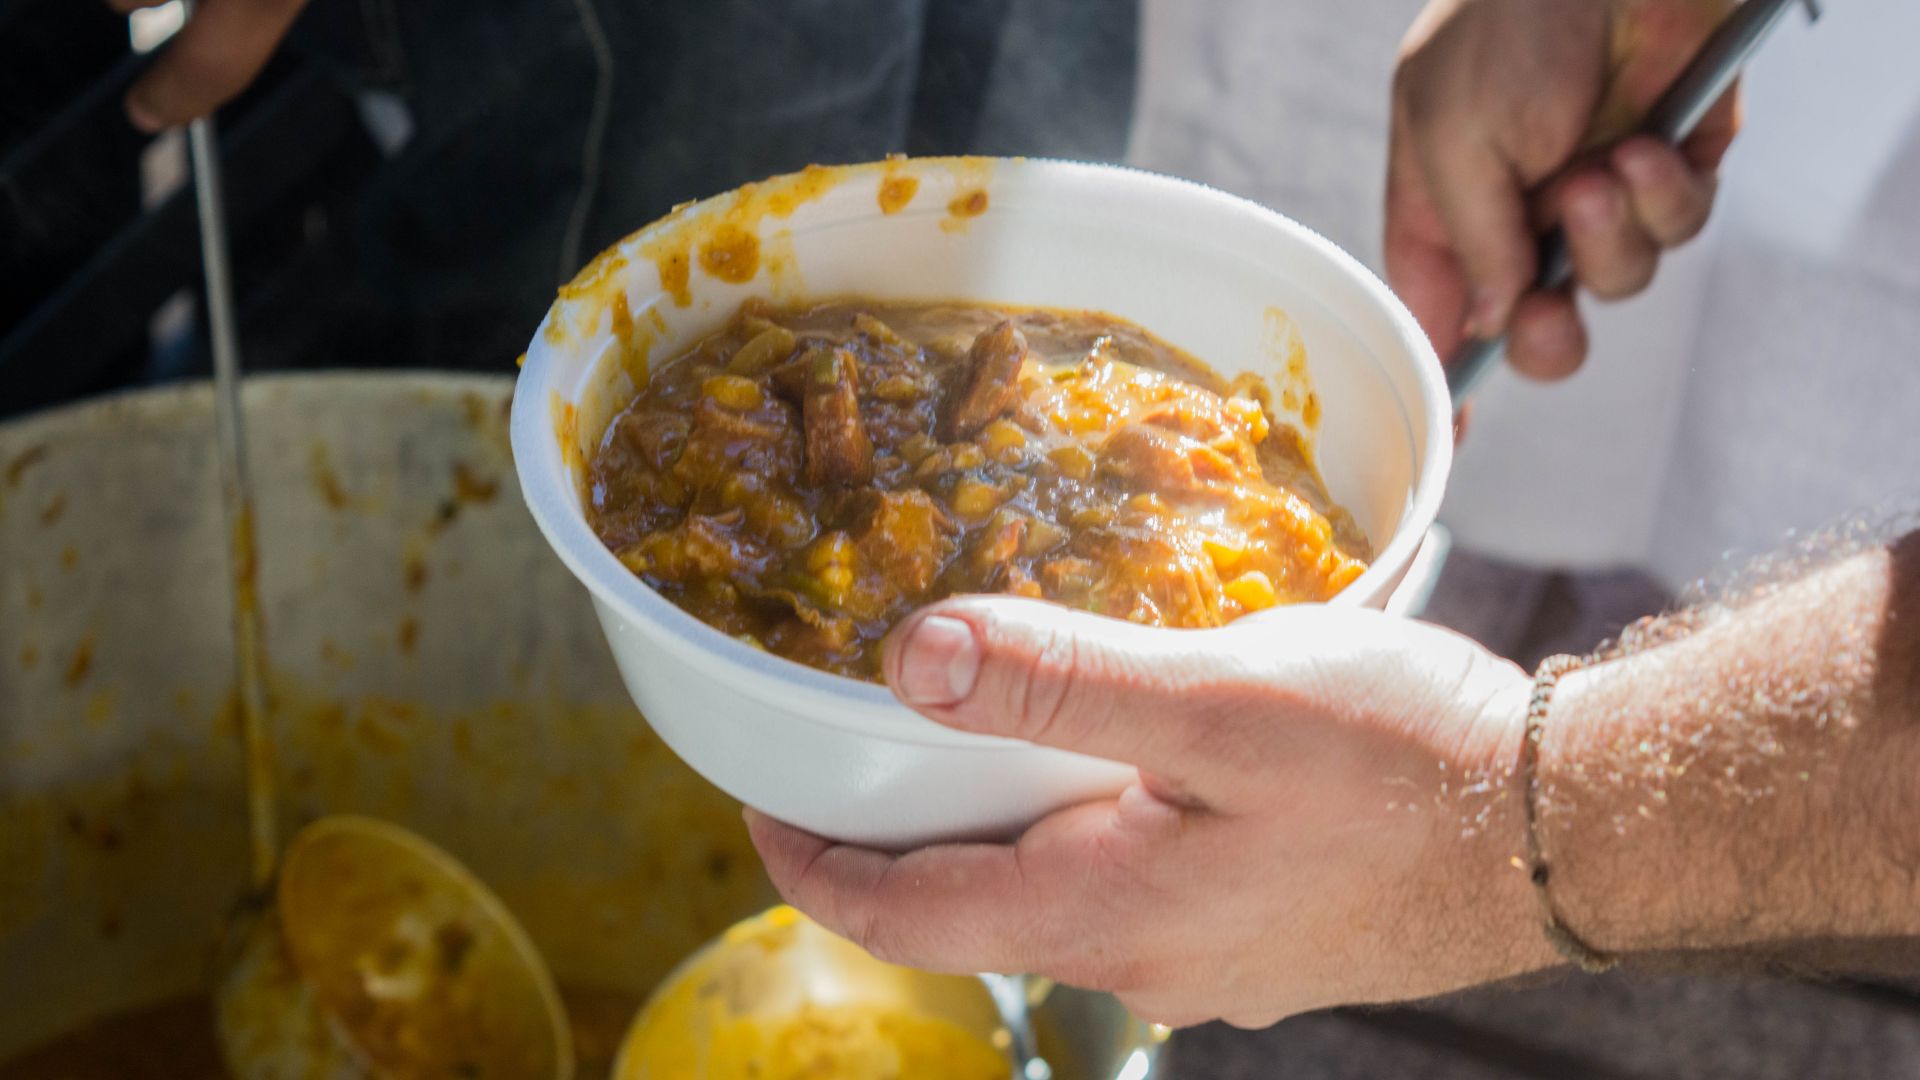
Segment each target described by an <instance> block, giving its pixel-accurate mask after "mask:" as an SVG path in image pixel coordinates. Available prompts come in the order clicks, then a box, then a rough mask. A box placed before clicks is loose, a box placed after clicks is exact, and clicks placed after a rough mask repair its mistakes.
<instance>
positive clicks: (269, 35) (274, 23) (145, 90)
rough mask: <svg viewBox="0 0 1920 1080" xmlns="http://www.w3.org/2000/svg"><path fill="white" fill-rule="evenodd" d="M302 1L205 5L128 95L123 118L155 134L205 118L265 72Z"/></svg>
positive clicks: (225, 0)
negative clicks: (262, 70)
mask: <svg viewBox="0 0 1920 1080" xmlns="http://www.w3.org/2000/svg"><path fill="white" fill-rule="evenodd" d="M304 2H305V0H206V3H205V4H203V5H202V6H200V7H198V8H196V9H195V10H194V13H193V17H192V18H191V19H188V20H187V24H186V25H185V26H183V27H181V28H180V32H179V33H178V34H175V35H174V38H173V40H172V41H171V42H170V43H168V45H167V47H166V49H165V50H163V51H162V52H161V53H160V56H159V57H158V58H157V59H156V60H154V62H153V66H152V67H150V68H148V69H147V72H146V74H145V75H142V76H141V77H140V81H138V82H136V83H134V85H133V88H132V89H131V90H129V91H127V99H126V109H127V116H128V118H129V119H130V120H132V121H133V123H134V126H136V127H138V128H140V129H141V130H142V131H148V132H157V131H164V130H165V129H167V128H170V127H175V126H177V125H180V124H184V123H186V122H187V121H189V120H193V119H195V118H197V117H201V116H205V115H206V114H208V113H210V112H212V111H213V110H214V109H216V108H218V107H219V106H220V105H222V104H224V103H226V102H227V101H229V100H231V99H232V98H233V97H234V95H236V94H238V93H239V92H240V91H241V90H243V89H245V88H246V86H247V84H248V83H250V82H252V81H253V79H254V76H256V75H258V74H260V69H261V68H262V67H265V66H266V63H267V60H268V58H269V57H271V56H272V55H273V50H274V48H275V47H276V46H278V45H279V43H280V39H281V38H282V37H284V36H286V32H287V28H288V27H290V26H292V25H293V20H294V18H295V17H296V16H297V15H299V14H300V9H301V7H302V6H303V5H304Z"/></svg>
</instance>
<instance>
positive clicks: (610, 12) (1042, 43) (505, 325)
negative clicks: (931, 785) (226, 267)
mask: <svg viewBox="0 0 1920 1080" xmlns="http://www.w3.org/2000/svg"><path fill="white" fill-rule="evenodd" d="M111 2H112V6H113V7H114V8H115V9H116V10H119V11H126V12H131V11H134V10H136V9H139V8H149V7H157V6H159V5H160V4H161V3H162V2H163V0H111ZM1136 35H1137V13H1136V11H1135V5H1134V2H1133V0H793V2H783V3H779V4H767V3H760V2H756V0H714V2H706V0H699V2H695V0H674V2H668V3H635V2H630V0H510V2H507V3H489V4H478V5H476V4H468V3H454V2H437V0H421V2H406V3H401V2H396V0H370V2H368V3H360V4H345V3H317V4H312V5H308V4H306V3H305V2H304V0H201V3H200V4H199V5H198V6H197V7H196V8H195V9H194V11H193V14H192V15H191V17H190V18H188V19H187V20H186V22H185V23H184V25H183V26H182V27H181V29H180V30H179V31H178V33H177V34H176V36H175V37H174V38H173V39H172V40H170V41H169V42H167V44H166V45H165V46H164V47H163V48H162V49H161V50H160V51H159V53H158V54H157V55H156V57H155V58H154V60H153V63H152V65H151V67H150V68H149V69H148V70H147V71H146V72H145V73H144V74H143V75H142V76H141V77H140V78H139V79H138V81H137V82H135V84H134V85H133V86H132V88H131V89H130V90H129V92H128V93H127V95H126V98H125V103H124V104H125V109H126V113H127V116H128V118H129V119H130V120H131V122H132V123H133V124H135V125H136V126H137V127H139V128H141V129H142V130H145V131H148V132H160V131H163V130H166V129H169V128H175V127H178V126H180V125H183V124H185V123H186V122H187V121H189V120H191V119H193V118H194V117H197V116H201V115H205V114H207V113H209V112H211V111H213V110H215V109H216V108H217V107H218V106H220V105H221V104H222V103H224V102H226V101H229V100H231V99H232V98H234V97H235V96H236V95H238V94H240V93H241V92H242V91H243V90H244V89H245V88H246V87H247V85H248V83H249V81H250V80H252V79H253V78H255V77H256V76H257V75H258V73H259V72H260V71H261V69H262V67H263V65H265V64H266V63H267V61H268V60H269V58H270V57H271V56H272V55H273V54H274V52H275V50H276V49H279V48H281V47H282V44H283V39H284V45H285V47H286V48H287V49H289V50H292V51H295V52H297V53H298V54H299V55H300V56H301V57H303V58H304V59H306V60H308V61H310V62H312V63H315V64H319V65H321V66H323V67H324V68H325V69H326V70H327V71H329V72H330V73H331V74H332V76H333V77H334V78H335V79H336V80H337V81H338V82H340V83H341V84H342V85H343V86H345V87H347V88H349V89H350V90H351V91H352V92H353V93H354V94H356V95H357V97H358V99H359V101H360V103H361V105H362V112H363V115H364V116H365V117H366V120H367V124H368V126H369V128H370V129H371V130H372V131H373V133H374V137H375V140H376V142H378V143H379V144H380V145H381V148H382V150H383V151H384V152H385V155H386V160H385V161H384V162H383V163H382V164H381V165H380V166H379V167H378V168H377V169H376V170H375V171H374V173H373V174H372V176H371V178H370V179H369V181H368V182H367V184H366V186H365V188H364V190H363V191H362V192H360V193H359V194H358V196H357V197H356V199H355V200H354V204H353V206H352V207H351V209H350V212H349V216H348V219H347V220H345V221H339V222H335V223H333V224H332V225H331V226H330V227H329V229H328V241H327V243H328V244H329V247H330V249H331V251H330V255H331V258H332V260H333V264H334V272H333V273H332V275H331V276H330V278H329V280H328V281H327V288H326V289H325V290H324V291H322V292H319V293H316V294H313V295H308V296H306V297H304V298H303V304H305V305H310V306H317V307H321V308H325V309H330V310H331V312H332V316H331V317H328V318H323V319H314V320H313V321H312V327H313V330H314V331H315V332H317V333H319V334H321V335H325V337H324V338H323V340H319V341H307V342H305V343H303V345H302V347H303V348H305V349H307V350H309V351H311V352H312V353H314V354H316V355H317V356H318V357H319V358H320V359H321V362H322V363H330V364H333V365H353V364H358V363H364V362H366V358H367V357H368V356H369V355H397V356H400V357H404V358H405V359H406V362H407V364H408V365H409V366H418V367H443V368H445V367H451V368H481V369H490V370H501V369H505V368H508V367H509V366H510V365H511V363H512V360H513V357H514V356H516V355H517V354H519V353H520V352H521V351H522V350H523V349H524V348H525V347H526V341H527V338H528V336H529V333H530V328H531V327H533V326H535V325H537V324H538V323H539V321H540V318H541V316H542V315H543V314H544V313H545V311H546V308H547V305H549V304H550V303H551V302H552V300H553V294H554V291H555V289H556V288H557V287H558V286H559V285H560V284H561V283H563V282H564V281H566V280H568V279H569V278H571V277H572V275H573V273H574V272H575V271H576V270H578V269H579V267H580V266H581V265H583V264H584V263H585V262H586V261H587V260H589V259H591V258H592V257H593V255H595V254H596V253H598V252H599V251H600V250H601V249H603V248H604V247H606V246H608V245H610V244H611V243H613V242H614V241H615V240H617V239H618V238H620V237H621V236H623V235H625V234H626V233H628V232H630V231H632V230H633V229H635V228H638V227H639V226H641V225H642V224H645V223H646V222H648V221H650V220H652V219H654V218H656V217H658V216H660V215H661V214H664V213H665V212H666V211H667V210H668V209H669V208H671V207H673V206H674V205H676V204H678V203H681V202H685V201H688V200H692V199H697V198H701V197H704V196H707V195H711V194H714V193H716V192H721V191H726V190H728V189H730V188H733V187H735V186H737V185H739V184H741V183H744V182H746V181H749V180H756V179H760V178H763V177H766V176H771V175H776V174H780V173H784V172H790V171H794V170H797V169H799V168H802V167H803V166H805V165H808V164H810V163H815V162H822V163H830V162H850V161H865V160H874V159H878V158H881V157H883V156H885V155H886V154H889V153H899V152H910V153H914V154H952V153H989V154H1047V155H1054V156H1065V157H1080V158H1088V159H1095V160H1114V159H1118V158H1119V157H1120V156H1121V155H1122V154H1123V153H1124V152H1125V148H1126V135H1127V125H1128V123H1129V121H1130V118H1131V109H1132V102H1133V80H1134V71H1135V63H1134V57H1135V52H1136V48H1137V42H1136ZM286 135H287V137H289V138H297V137H298V133H297V132H289V133H286ZM243 284H244V282H243ZM256 359H257V358H256Z"/></svg>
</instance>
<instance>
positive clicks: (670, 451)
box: [619, 409, 693, 469]
mask: <svg viewBox="0 0 1920 1080" xmlns="http://www.w3.org/2000/svg"><path fill="white" fill-rule="evenodd" d="M619 425H620V435H621V437H622V438H624V439H626V440H627V445H629V446H631V447H632V448H633V450H634V452H635V453H637V454H639V455H640V459H641V460H642V461H645V462H646V463H647V464H648V465H651V466H652V467H654V468H655V469H665V468H667V467H669V466H671V465H672V464H673V463H674V462H675V461H677V460H679V457H680V451H682V450H684V449H686V445H687V434H688V432H690V431H692V430H693V421H691V420H689V419H688V418H687V416H686V415H685V414H684V413H678V412H667V411H664V410H658V409H650V410H647V411H644V412H641V411H635V412H631V413H628V414H627V415H626V416H624V417H622V418H621V419H620V420H619Z"/></svg>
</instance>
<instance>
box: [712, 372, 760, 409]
mask: <svg viewBox="0 0 1920 1080" xmlns="http://www.w3.org/2000/svg"><path fill="white" fill-rule="evenodd" d="M700 392H701V393H702V394H705V395H706V396H708V397H710V398H712V399H713V400H714V401H715V402H716V403H718V404H719V405H720V406H721V407H722V408H725V409H731V410H733V411H734V412H752V411H753V410H755V409H757V408H759V407H760V402H761V401H762V400H763V398H762V397H761V394H760V384H759V383H756V382H754V381H753V380H752V379H748V378H743V377H741V376H739V375H715V376H714V377H712V378H710V379H708V380H707V381H706V382H703V383H701V384H700Z"/></svg>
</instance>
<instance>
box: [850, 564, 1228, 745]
mask: <svg viewBox="0 0 1920 1080" xmlns="http://www.w3.org/2000/svg"><path fill="white" fill-rule="evenodd" d="M1241 637H1242V636H1240V635H1230V634H1225V633H1221V632H1218V631H1207V630H1166V629H1160V628H1156V627H1146V626H1140V625H1137V624H1134V623H1129V622H1123V621H1121V620H1118V619H1109V618H1102V617H1100V616H1097V615H1091V614H1087V613H1085V612H1079V611H1072V610H1069V609H1067V608H1063V607H1059V606H1056V605H1053V604H1047V603H1042V602H1040V601H1036V600H1023V599H1018V598H1014V597H1005V596H974V597H964V598H960V599H956V600H949V601H946V602H945V603H941V604H936V605H934V606H932V607H929V608H926V609H924V610H922V611H919V612H917V613H915V614H914V615H912V616H911V617H909V618H908V619H907V620H906V621H905V622H903V623H901V624H900V626H898V627H896V628H895V629H894V632H893V634H892V636H891V637H890V638H889V639H888V642H887V651H886V676H887V684H888V685H889V686H890V687H892V688H893V692H894V694H895V695H896V696H898V697H899V698H900V700H901V701H902V702H904V703H905V704H907V705H908V706H910V707H912V708H913V709H915V710H916V711H918V712H920V713H921V714H923V715H925V716H927V717H929V718H930V719H933V720H935V721H938V722H939V723H942V724H945V725H947V726H948V727H953V728H959V729H961V730H964V731H973V732H979V733H981V734H987V735H1000V736H1006V737H1009V738H1014V739H1022V740H1025V741H1027V742H1033V743H1039V744H1042V745H1045V746H1052V747H1057V748H1060V749H1063V750H1072V751H1076V752H1079V753H1084V754H1090V755H1092V756H1094V757H1102V758H1107V759H1109V760H1113V761H1121V762H1126V763H1128V764H1132V765H1137V766H1141V767H1143V768H1146V769H1148V770H1149V771H1151V772H1152V773H1154V774H1156V775H1158V776H1161V777H1165V778H1168V779H1172V780H1187V779H1191V778H1192V776H1193V774H1194V773H1195V772H1198V771H1201V770H1202V769H1203V768H1204V766H1205V765H1206V764H1207V763H1206V762H1205V761H1202V760H1196V759H1197V758H1199V757H1203V756H1205V755H1207V754H1209V753H1213V752H1216V751H1218V750H1219V749H1220V748H1219V746H1218V743H1220V742H1222V741H1224V742H1227V743H1231V742H1233V741H1234V740H1232V739H1226V740H1214V739H1208V738H1205V737H1204V735H1205V733H1206V732H1207V731H1209V730H1212V729H1216V728H1219V727H1222V726H1227V725H1235V724H1237V722H1238V721H1240V720H1242V719H1244V718H1247V717H1250V716H1251V715H1253V713H1254V708H1255V707H1256V706H1257V705H1258V704H1259V703H1260V701H1261V699H1262V696H1263V694H1264V688H1263V687H1262V686H1261V684H1260V682H1259V680H1258V679H1257V678H1256V676H1255V674H1254V666H1253V664H1252V663H1250V662H1249V660H1248V659H1247V656H1246V653H1245V652H1244V651H1243V650H1241V649H1240V648H1239V647H1238V643H1239V641H1240V640H1241Z"/></svg>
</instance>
